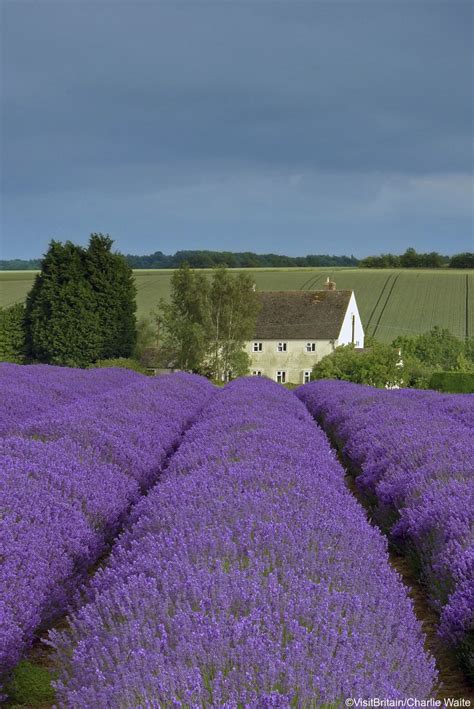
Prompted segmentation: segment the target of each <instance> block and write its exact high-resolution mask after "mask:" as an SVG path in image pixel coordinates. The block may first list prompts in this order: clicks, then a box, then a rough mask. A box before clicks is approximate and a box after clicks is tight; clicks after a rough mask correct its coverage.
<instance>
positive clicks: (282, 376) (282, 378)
mask: <svg viewBox="0 0 474 709" xmlns="http://www.w3.org/2000/svg"><path fill="white" fill-rule="evenodd" d="M276 379H277V382H278V384H284V383H285V382H286V372H283V371H281V370H280V371H278V372H277V377H276Z"/></svg>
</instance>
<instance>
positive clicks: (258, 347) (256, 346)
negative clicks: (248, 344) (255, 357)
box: [253, 342, 263, 352]
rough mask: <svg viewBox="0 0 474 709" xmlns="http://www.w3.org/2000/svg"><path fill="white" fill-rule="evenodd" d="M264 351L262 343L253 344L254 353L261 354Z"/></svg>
mask: <svg viewBox="0 0 474 709" xmlns="http://www.w3.org/2000/svg"><path fill="white" fill-rule="evenodd" d="M262 350H263V344H262V343H261V342H254V343H253V351H254V352H261V351H262Z"/></svg>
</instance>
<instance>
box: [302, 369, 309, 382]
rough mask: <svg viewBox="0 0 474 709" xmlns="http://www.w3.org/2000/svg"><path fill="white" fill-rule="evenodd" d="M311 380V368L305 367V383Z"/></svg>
mask: <svg viewBox="0 0 474 709" xmlns="http://www.w3.org/2000/svg"><path fill="white" fill-rule="evenodd" d="M310 381H311V369H303V384H307V383H308V382H310Z"/></svg>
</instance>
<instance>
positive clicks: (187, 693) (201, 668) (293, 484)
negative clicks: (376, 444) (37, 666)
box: [50, 378, 435, 709]
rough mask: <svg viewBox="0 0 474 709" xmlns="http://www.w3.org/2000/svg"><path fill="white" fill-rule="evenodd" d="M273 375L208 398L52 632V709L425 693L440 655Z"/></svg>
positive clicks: (324, 446) (305, 701) (311, 428)
mask: <svg viewBox="0 0 474 709" xmlns="http://www.w3.org/2000/svg"><path fill="white" fill-rule="evenodd" d="M343 477H344V472H343V469H342V468H341V466H340V465H339V463H338V462H337V460H336V457H335V455H334V453H333V452H332V450H331V448H330V446H329V443H328V441H327V439H326V437H325V435H324V434H323V433H322V431H321V430H320V429H319V428H317V427H316V426H315V425H314V423H313V421H312V420H311V417H310V416H309V414H308V413H307V411H306V410H305V407H304V406H303V405H302V404H301V403H300V402H299V401H298V400H297V399H296V397H293V396H292V395H291V394H290V393H289V392H287V391H285V390H284V389H283V388H281V387H278V386H277V385H276V384H274V383H272V382H270V381H267V380H260V379H257V378H252V379H240V380H237V381H235V382H232V383H231V384H229V385H228V386H227V387H225V388H224V389H223V390H222V391H221V392H219V393H218V394H216V395H215V396H214V397H212V399H211V400H210V401H209V402H208V404H207V405H206V407H205V408H204V410H203V412H202V413H201V415H200V417H199V419H198V421H197V423H195V425H194V426H193V427H192V428H191V429H189V430H188V432H187V433H186V434H185V436H184V439H183V442H182V444H181V446H180V447H179V449H178V450H177V451H176V452H175V454H174V455H173V457H172V459H171V461H170V465H169V467H168V468H167V470H166V472H165V473H164V475H163V476H162V477H161V479H160V482H159V483H158V484H157V485H155V486H154V487H153V488H152V490H151V491H150V492H149V494H148V495H147V496H146V497H145V498H143V499H142V500H141V501H140V502H139V503H138V504H137V505H136V506H135V508H134V510H133V513H132V517H131V521H132V526H130V527H129V528H128V529H127V530H126V531H125V532H124V534H122V536H121V537H119V539H118V541H117V543H116V544H115V546H114V548H113V551H112V554H111V556H110V557H109V559H108V563H107V564H106V565H105V566H104V567H103V568H102V569H101V570H99V571H98V572H97V573H96V574H95V576H94V577H93V579H92V582H91V584H90V586H89V587H88V588H87V589H86V590H85V592H84V596H83V605H82V607H80V608H78V609H77V610H75V611H74V612H72V613H71V615H70V617H69V627H68V629H67V630H66V631H64V632H52V633H51V634H50V642H51V644H52V646H53V647H54V648H55V659H56V664H57V668H58V670H59V673H60V679H59V681H58V682H57V685H56V688H57V697H58V701H59V706H63V707H66V706H68V707H69V706H80V707H82V708H83V709H88V708H89V707H90V708H92V707H94V708H95V707H97V706H103V707H109V706H110V707H115V706H122V707H145V706H147V707H195V706H196V707H197V706H215V707H233V708H235V707H238V706H246V707H255V709H257V707H258V708H261V707H290V706H293V707H295V706H301V707H302V706H320V705H321V704H324V703H329V702H334V703H336V705H338V704H339V703H340V702H343V700H344V698H345V697H348V696H358V697H364V698H368V697H373V696H386V697H391V698H400V697H406V696H417V697H420V698H422V697H428V696H429V694H430V691H431V689H432V687H433V683H434V681H435V670H434V662H433V660H432V658H430V657H429V656H428V655H427V654H426V653H425V651H424V649H423V636H422V633H421V629H420V625H419V623H418V622H417V620H416V619H415V616H414V613H413V607H412V602H411V600H410V599H409V598H408V597H407V593H406V590H405V588H404V586H403V584H402V583H401V580H400V578H399V577H398V575H397V574H396V573H395V572H394V571H393V570H392V568H391V567H390V565H389V562H388V558H387V544H386V540H385V538H384V537H383V536H382V535H381V533H380V532H379V531H378V530H377V529H376V528H374V527H372V526H371V525H369V523H368V522H367V520H366V518H365V514H364V512H363V510H362V508H361V507H360V506H359V504H358V503H357V502H356V501H355V499H354V498H353V497H352V495H351V494H350V493H349V492H348V491H347V489H346V488H345V485H344V482H343Z"/></svg>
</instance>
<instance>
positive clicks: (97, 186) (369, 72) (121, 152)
mask: <svg viewBox="0 0 474 709" xmlns="http://www.w3.org/2000/svg"><path fill="white" fill-rule="evenodd" d="M2 7H3V31H2V39H3V62H2V66H3V72H2V75H3V82H2V96H3V101H4V122H3V144H2V147H3V163H4V169H3V173H4V180H3V182H4V190H5V195H6V196H5V199H4V204H5V205H6V209H5V210H4V211H5V213H6V222H7V225H8V230H9V232H10V231H11V230H12V229H13V230H14V229H15V228H16V226H18V229H19V230H20V231H23V233H24V234H25V238H27V233H26V232H27V230H28V229H27V227H26V226H25V223H24V221H23V222H21V220H20V221H16V217H15V212H16V211H17V210H18V209H20V208H21V205H22V204H23V205H27V204H28V203H30V204H31V205H32V207H31V208H32V209H35V207H34V205H35V204H36V205H37V206H36V209H38V211H37V215H38V217H39V218H41V219H42V220H44V222H43V223H42V224H41V231H42V232H43V233H45V234H46V235H47V236H45V238H46V239H47V238H49V236H50V231H49V229H48V221H47V219H48V211H50V212H51V213H52V212H54V210H55V209H56V211H57V209H58V208H59V205H62V208H63V209H67V208H68V204H67V199H68V195H69V198H70V199H71V200H72V201H73V202H74V204H75V205H77V204H79V203H84V204H85V203H86V202H87V195H88V194H89V193H90V191H91V190H96V195H97V196H98V197H100V195H102V198H103V200H104V205H106V204H107V205H108V206H107V207H104V209H105V210H106V212H107V214H108V215H112V214H113V207H112V205H113V200H114V195H115V198H116V200H120V199H123V194H124V193H126V194H127V195H128V200H129V204H130V210H131V211H130V212H129V213H128V214H127V213H124V214H123V215H122V218H121V223H122V224H123V223H126V222H127V220H129V221H130V223H133V222H134V219H135V215H134V212H133V210H134V209H135V210H139V209H140V208H143V204H142V207H140V202H139V201H135V202H133V199H134V195H137V196H139V195H143V194H144V193H147V192H150V191H153V190H157V191H158V192H159V195H160V196H159V200H158V201H160V200H163V198H164V197H163V195H164V194H167V193H168V194H169V191H170V189H171V191H173V190H178V193H177V196H176V199H177V200H178V201H179V199H180V196H181V198H182V202H181V210H182V212H183V213H184V214H186V213H188V214H189V224H190V225H191V224H192V223H193V217H194V216H196V218H197V217H198V215H196V211H195V210H196V204H195V203H194V201H193V200H194V196H193V195H194V193H193V189H192V185H196V184H197V185H199V184H202V182H203V181H204V182H208V183H209V184H211V185H215V183H216V181H217V182H218V183H219V186H218V187H215V188H214V201H215V200H218V201H219V200H221V202H222V204H225V203H226V195H225V189H224V187H225V185H224V186H223V183H222V178H223V176H226V175H227V176H229V175H233V176H235V180H234V181H232V180H231V181H230V182H229V184H228V189H229V190H231V191H232V195H233V198H234V200H235V201H236V203H240V202H241V203H242V206H243V207H244V208H245V205H246V204H247V205H248V200H247V202H246V200H245V195H246V194H247V193H248V189H247V188H246V184H247V185H250V186H251V188H250V191H252V194H254V192H255V191H254V189H253V187H252V185H254V183H259V181H261V180H262V179H263V180H264V181H265V180H267V183H266V187H265V190H264V191H265V192H268V191H271V190H272V189H273V190H275V193H276V194H278V193H279V192H281V194H282V195H285V194H286V197H287V198H288V195H289V196H290V197H291V194H294V200H295V201H294V203H293V204H294V207H295V208H296V206H297V205H299V207H300V208H302V209H303V211H305V210H306V209H307V208H308V206H309V204H310V203H311V199H312V190H311V189H307V191H306V198H305V190H304V189H303V190H301V189H298V190H296V191H295V189H293V190H291V189H290V190H289V192H288V191H287V190H286V188H285V186H284V184H283V183H284V182H285V176H286V177H287V178H288V179H289V180H290V179H293V186H295V185H297V184H306V185H307V186H308V185H309V186H311V185H313V186H314V187H315V189H316V190H317V192H318V193H320V192H321V189H326V188H325V187H324V177H323V176H324V175H325V174H328V175H330V174H333V175H334V174H336V175H339V180H338V181H336V183H337V184H336V183H335V184H334V199H336V201H337V198H339V199H340V200H343V201H342V202H340V205H339V208H340V209H341V210H342V212H344V211H347V212H348V218H349V212H350V209H349V207H350V205H351V204H353V203H355V202H356V201H357V196H358V187H357V182H360V181H364V180H365V181H366V182H367V184H368V187H367V190H368V192H369V193H370V192H371V189H372V187H371V185H372V183H373V184H374V185H376V184H377V182H379V183H380V181H382V182H383V180H384V179H388V180H389V181H390V180H392V179H393V176H395V179H396V180H399V179H400V176H404V177H405V179H406V180H407V181H408V182H407V184H408V185H411V188H413V185H415V188H414V190H415V194H417V193H418V192H419V189H420V188H419V183H418V182H413V180H415V181H416V180H418V179H420V178H422V177H423V176H427V175H428V176H429V179H431V180H433V179H436V176H439V179H440V180H441V181H442V184H444V182H443V181H445V180H446V179H447V178H446V176H449V175H455V179H454V182H450V183H449V184H448V192H449V191H450V193H452V192H453V190H454V191H455V192H456V194H457V197H455V198H454V204H455V207H454V212H455V211H456V205H458V204H459V200H461V202H462V200H463V199H464V198H463V195H464V194H465V192H466V188H465V184H466V183H465V179H467V178H468V176H469V174H470V173H471V171H472V88H471V87H472V34H471V32H472V25H471V21H472V6H471V4H470V3H468V2H466V3H464V2H458V1H456V0H455V1H454V2H447V1H446V2H438V1H437V0H433V1H432V2H427V1H423V2H378V3H377V2H365V0H360V1H358V0H354V1H352V2H301V3H300V2H291V3H290V2H288V3H283V2H263V1H262V2H241V3H217V2H213V3H204V2H195V3H192V4H190V3H189V4H188V3H181V2H179V3H178V2H175V3H172V2H153V3H152V2H134V3H125V2H110V1H109V2H105V1H104V2H96V3H89V2H80V3H79V2H61V3H59V2H47V1H44V2H21V1H20V2H12V1H11V0H10V1H9V0H7V1H6V2H5V1H4V4H3V6H2ZM295 175H296V178H295ZM298 175H299V176H300V177H298ZM301 176H303V177H301ZM384 176H386V177H384ZM459 176H461V178H459ZM350 178H352V183H353V187H352V190H351V189H350V183H348V182H347V179H350ZM282 179H283V183H282V184H279V182H278V181H279V180H282ZM459 179H461V183H460V182H459ZM456 180H457V181H456ZM463 180H464V181H463ZM329 182H331V181H329ZM325 184H326V185H327V180H326V182H325ZM397 184H398V183H397ZM460 184H461V188H460V189H458V187H459V185H460ZM423 185H424V186H423V187H422V190H425V193H426V190H427V189H428V192H429V189H431V187H430V186H429V185H428V187H426V185H427V183H426V182H425V183H423ZM180 186H181V193H179V189H180ZM411 188H410V189H411ZM258 189H260V188H258ZM394 189H395V192H396V193H397V196H396V197H395V199H394V200H393V199H392V197H390V199H391V200H392V201H391V203H390V204H391V205H392V206H393V204H396V205H398V206H400V204H401V203H403V204H404V205H406V199H405V198H403V199H402V200H401V201H400V198H399V196H398V192H397V190H398V187H395V188H394V187H393V184H392V183H390V186H389V193H390V190H391V191H392V192H391V193H390V194H392V195H393V190H394ZM190 190H191V191H190ZM236 190H237V191H238V193H237V192H236ZM167 191H168V192H167ZM198 191H199V190H198ZM404 191H406V190H405V187H403V188H402V189H401V192H402V193H403V194H404ZM417 191H418V192H417ZM438 191H439V190H438ZM435 192H436V188H435ZM351 193H352V194H351ZM384 195H385V196H384ZM384 195H383V199H386V198H387V191H385V193H384ZM247 196H248V195H247ZM326 197H327V198H326V201H325V204H331V205H332V207H331V208H333V202H334V199H332V198H331V197H330V195H326ZM9 198H10V199H11V202H7V200H8V199H9ZM137 199H138V197H137ZM377 199H378V202H377V204H378V205H379V206H380V204H381V203H382V202H383V199H382V202H381V200H380V196H379V197H378V198H377ZM28 200H30V202H28ZM64 200H66V202H64ZM186 200H188V201H186ZM408 201H410V200H408ZM422 202H423V200H422ZM448 202H449V204H450V205H451V206H450V208H449V209H450V210H451V212H453V201H452V200H451V201H449V199H448ZM160 204H161V212H160V213H158V212H156V214H155V216H154V218H155V224H156V229H155V233H156V230H157V229H158V230H159V228H160V221H159V219H160V214H166V212H167V209H168V210H171V211H172V210H173V209H174V207H173V206H172V205H171V203H170V202H166V201H165V203H162V202H160ZM424 204H425V209H426V210H427V219H429V218H431V217H432V216H433V215H432V214H431V208H430V205H429V199H428V198H425V201H424ZM117 207H118V205H117ZM23 208H24V206H23ZM122 208H123V205H122ZM391 208H392V207H391ZM288 209H289V210H290V211H294V209H293V207H291V205H289V204H288V205H287V213H286V215H285V216H284V218H283V222H284V223H287V222H289V220H288ZM272 210H273V212H274V219H275V221H276V220H277V219H278V204H275V203H273V204H272ZM72 211H74V210H72ZM120 211H122V210H120ZM222 211H224V210H222ZM257 211H258V210H257ZM257 211H256V212H255V214H256V220H257V222H258V215H257ZM435 211H436V210H435ZM448 211H449V210H448ZM461 211H462V210H461ZM389 212H390V209H389ZM375 213H377V208H376V209H375ZM370 214H372V216H373V209H372V213H371V212H370V209H369V211H368V212H367V214H366V215H365V217H366V218H369V217H370ZM463 214H464V217H466V209H465V207H464V213H463ZM367 215H368V216H367ZM86 216H87V215H86ZM90 216H91V217H93V216H94V215H93V214H91V215H90ZM355 216H356V217H357V218H359V219H360V218H361V212H360V211H359V213H358V214H356V215H355ZM451 216H452V217H453V218H458V216H459V215H457V214H451ZM51 217H52V214H51ZM213 218H215V212H214V217H212V213H210V215H209V220H210V221H209V228H210V230H211V231H212V227H213ZM222 218H223V219H224V223H225V217H224V214H223V215H222ZM320 218H321V217H320ZM328 218H329V215H328ZM109 219H110V221H111V222H113V219H112V218H111V216H110V217H109ZM149 219H150V222H149V223H148V227H147V226H145V225H144V227H143V228H144V230H145V232H146V231H147V229H148V230H149V229H150V223H151V221H152V220H153V210H151V212H150V217H149ZM323 222H324V219H323ZM216 223H217V222H216ZM270 223H271V220H267V222H266V227H265V228H267V229H268V228H269V225H270ZM289 223H291V222H289ZM313 223H314V225H315V226H316V225H317V221H315V220H314V217H313ZM50 224H52V222H51V221H50ZM63 224H67V219H65V220H62V221H61V222H60V226H63ZM112 226H113V224H112ZM112 226H111V227H110V229H111V228H112ZM163 226H165V224H164V223H163ZM166 226H167V225H166ZM219 226H221V225H220V222H219ZM237 227H238V225H236V224H235V222H233V223H230V224H229V228H230V231H231V232H232V233H233V235H234V240H235V241H236V242H238V239H239V232H238V228H237ZM93 228H94V225H93V224H91V227H90V229H89V231H90V230H92V229H93ZM192 238H193V234H192V231H190V232H189V236H188V241H189V239H192ZM32 244H34V241H31V239H30V242H29V247H28V248H29V249H31V248H32ZM188 245H193V246H195V247H198V246H199V245H201V246H202V247H205V246H206V244H204V243H200V244H197V243H194V242H193V244H191V243H189V244H188ZM120 246H121V247H122V245H121V244H120ZM234 246H235V248H238V247H239V244H238V243H235V244H234ZM267 246H268V239H266V235H265V229H264V230H263V232H262V241H261V245H259V248H261V249H264V248H267ZM4 248H5V250H7V248H8V250H9V251H12V250H13V249H11V248H10V247H9V246H8V244H7V243H6V240H5V242H4ZM15 248H17V246H15ZM41 248H43V244H41ZM127 248H128V246H127V245H126V244H123V249H124V250H127ZM137 248H138V247H137ZM392 248H396V246H392ZM138 250H140V248H138ZM283 250H284V249H283ZM296 250H298V249H296ZM299 250H301V251H304V250H305V247H304V246H303V242H302V247H301V249H299ZM16 253H17V251H16Z"/></svg>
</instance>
